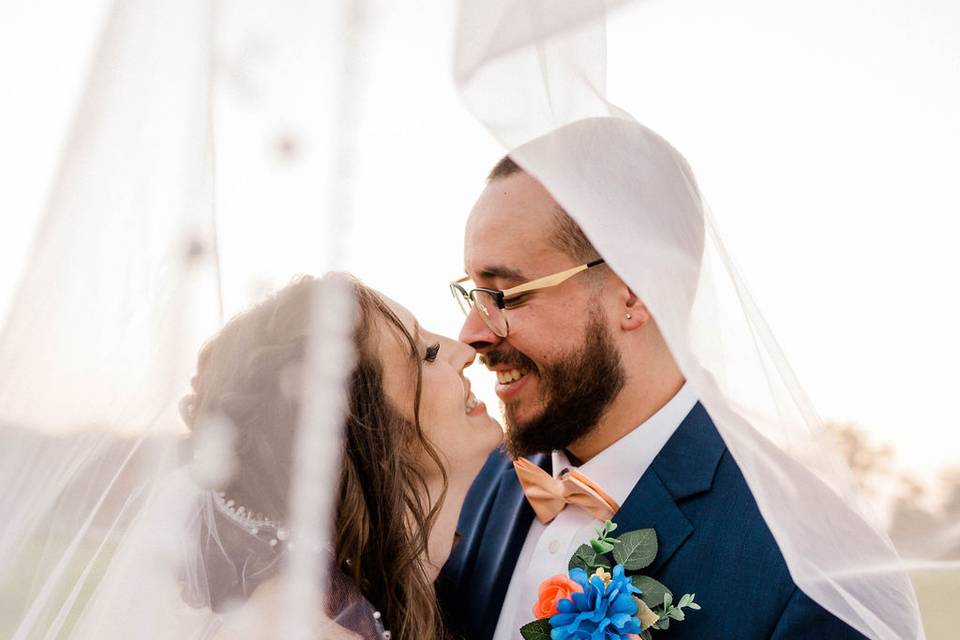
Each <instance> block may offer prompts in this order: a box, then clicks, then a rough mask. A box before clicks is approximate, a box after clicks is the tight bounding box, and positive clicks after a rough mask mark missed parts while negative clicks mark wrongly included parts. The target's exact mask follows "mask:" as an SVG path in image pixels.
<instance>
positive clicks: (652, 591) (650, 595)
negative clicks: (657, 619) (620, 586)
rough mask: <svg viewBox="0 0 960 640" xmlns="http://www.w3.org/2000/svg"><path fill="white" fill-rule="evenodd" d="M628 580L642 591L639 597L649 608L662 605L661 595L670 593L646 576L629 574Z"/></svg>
mask: <svg viewBox="0 0 960 640" xmlns="http://www.w3.org/2000/svg"><path fill="white" fill-rule="evenodd" d="M630 580H631V581H632V582H633V586H635V587H636V588H637V589H640V591H641V592H642V593H641V594H640V599H641V600H643V602H644V604H646V605H647V606H648V607H650V608H651V609H654V608H656V607H659V606H660V605H662V604H663V596H665V595H666V594H668V593H670V589H667V587H666V586H664V585H663V584H661V583H659V582H657V581H656V580H654V579H653V578H650V577H648V576H630ZM671 595H672V594H671Z"/></svg>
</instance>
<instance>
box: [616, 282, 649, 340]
mask: <svg viewBox="0 0 960 640" xmlns="http://www.w3.org/2000/svg"><path fill="white" fill-rule="evenodd" d="M648 322H650V311H649V310H648V309H647V305H645V304H643V302H642V301H641V300H640V298H638V297H637V294H635V293H634V292H633V291H632V290H630V289H627V298H626V300H625V302H624V305H623V317H622V318H620V328H621V329H623V330H624V331H634V330H635V329H639V328H640V327H642V326H643V325H645V324H647V323H648Z"/></svg>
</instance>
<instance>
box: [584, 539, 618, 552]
mask: <svg viewBox="0 0 960 640" xmlns="http://www.w3.org/2000/svg"><path fill="white" fill-rule="evenodd" d="M590 546H591V547H592V548H593V550H594V552H595V553H596V554H597V555H603V554H605V553H610V552H611V551H613V545H612V544H610V543H609V542H607V541H606V540H591V541H590Z"/></svg>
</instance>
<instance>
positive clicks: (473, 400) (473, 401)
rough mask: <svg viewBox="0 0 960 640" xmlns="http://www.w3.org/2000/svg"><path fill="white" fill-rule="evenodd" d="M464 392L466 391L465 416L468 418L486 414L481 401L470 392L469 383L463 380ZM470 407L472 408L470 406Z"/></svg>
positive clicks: (485, 406) (484, 406) (485, 407)
mask: <svg viewBox="0 0 960 640" xmlns="http://www.w3.org/2000/svg"><path fill="white" fill-rule="evenodd" d="M463 383H464V387H465V391H466V398H467V399H466V401H465V402H466V405H467V415H468V416H480V415H484V414H486V413H487V405H486V404H484V403H483V401H482V400H480V399H479V398H477V397H476V396H475V395H473V392H472V391H470V381H469V380H467V379H465V378H464V379H463ZM471 405H472V406H471Z"/></svg>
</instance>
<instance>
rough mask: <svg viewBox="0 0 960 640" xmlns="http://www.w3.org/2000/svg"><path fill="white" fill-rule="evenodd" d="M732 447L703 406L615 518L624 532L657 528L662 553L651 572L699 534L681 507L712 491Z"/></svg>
mask: <svg viewBox="0 0 960 640" xmlns="http://www.w3.org/2000/svg"><path fill="white" fill-rule="evenodd" d="M725 450H726V446H725V445H724V443H723V440H722V439H721V438H720V434H719V433H717V430H716V427H714V425H713V422H712V421H711V420H710V416H708V415H707V412H706V410H705V409H704V408H703V405H701V404H700V403H699V402H698V403H697V404H696V405H695V406H694V408H693V409H692V410H691V411H690V413H689V414H688V415H687V417H686V418H684V420H683V422H681V423H680V426H679V427H677V430H676V431H675V432H674V434H673V436H671V437H670V439H669V440H668V441H667V444H666V445H664V447H663V449H661V450H660V453H659V454H657V457H656V458H654V460H653V463H652V464H651V465H650V468H649V469H647V470H646V471H645V472H644V474H643V475H642V476H641V477H640V480H639V481H638V482H637V484H636V485H635V486H634V487H633V490H632V491H631V492H630V495H629V496H628V497H627V499H626V500H625V501H624V503H623V506H622V507H620V511H618V512H617V515H616V516H615V517H614V518H613V521H614V522H616V523H617V525H618V530H619V531H633V530H635V529H644V528H647V527H652V528H653V529H655V530H656V532H657V541H658V550H657V557H656V559H655V560H654V561H653V564H652V565H651V566H650V567H649V568H648V569H647V571H649V572H650V573H651V574H656V573H658V572H659V571H660V570H661V569H662V568H663V566H664V565H665V564H666V563H667V562H669V561H670V558H671V557H673V555H674V554H675V553H676V552H677V550H678V549H679V548H680V547H681V546H682V545H683V543H684V542H686V541H687V539H688V538H689V537H690V536H691V534H693V532H694V529H695V527H694V525H693V523H691V522H690V520H688V519H687V517H686V516H685V515H684V513H683V511H682V510H681V509H680V507H679V506H678V505H679V504H681V503H682V502H683V501H684V500H686V499H688V498H691V497H693V496H694V495H698V494H700V493H704V492H706V491H709V490H710V488H711V486H712V484H713V477H714V475H715V474H716V470H717V466H718V465H719V463H720V458H721V457H722V456H723V453H724V451H725Z"/></svg>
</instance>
